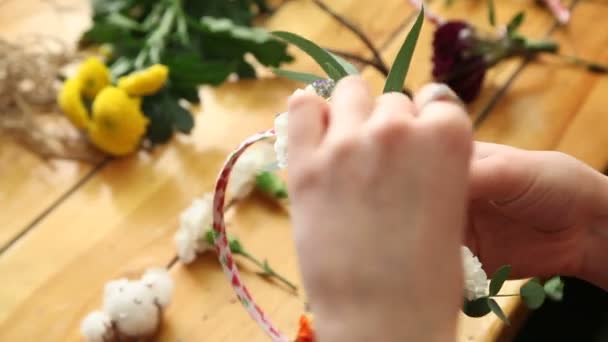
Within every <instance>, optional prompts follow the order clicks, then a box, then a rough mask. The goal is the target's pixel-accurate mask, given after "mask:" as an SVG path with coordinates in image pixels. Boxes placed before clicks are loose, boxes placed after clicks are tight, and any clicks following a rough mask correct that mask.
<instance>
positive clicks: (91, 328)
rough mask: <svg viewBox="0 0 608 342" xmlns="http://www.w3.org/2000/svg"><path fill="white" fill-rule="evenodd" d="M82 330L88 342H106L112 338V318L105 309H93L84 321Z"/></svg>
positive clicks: (81, 326)
mask: <svg viewBox="0 0 608 342" xmlns="http://www.w3.org/2000/svg"><path fill="white" fill-rule="evenodd" d="M80 332H81V333H82V336H84V338H85V340H86V341H87V342H104V341H106V340H109V339H111V338H112V335H113V332H112V320H111V319H110V316H108V314H107V313H105V312H103V311H93V312H91V313H90V314H88V315H87V317H85V318H84V320H83V321H82V324H81V325H80Z"/></svg>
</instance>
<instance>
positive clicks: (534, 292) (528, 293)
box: [519, 278, 545, 310]
mask: <svg viewBox="0 0 608 342" xmlns="http://www.w3.org/2000/svg"><path fill="white" fill-rule="evenodd" d="M519 294H520V296H521V299H522V300H523V301H524V304H526V306H527V307H528V308H530V309H533V310H534V309H538V308H540V307H541V306H542V305H543V303H544V302H545V290H544V289H543V287H542V285H540V283H539V281H538V279H536V278H534V279H531V280H529V281H528V282H527V283H525V284H524V285H523V286H522V287H521V289H520V290H519Z"/></svg>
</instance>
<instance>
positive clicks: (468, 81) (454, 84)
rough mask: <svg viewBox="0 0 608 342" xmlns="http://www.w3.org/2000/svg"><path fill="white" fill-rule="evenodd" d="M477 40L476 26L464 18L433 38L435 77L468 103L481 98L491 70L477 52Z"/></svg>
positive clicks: (440, 29) (439, 30) (444, 27)
mask: <svg viewBox="0 0 608 342" xmlns="http://www.w3.org/2000/svg"><path fill="white" fill-rule="evenodd" d="M475 42H476V40H475V39H474V37H473V29H472V28H471V26H470V25H469V24H467V23H466V22H463V21H449V22H446V23H445V24H443V25H441V26H440V27H439V28H438V29H437V30H436V31H435V37H434V39H433V77H434V78H435V80H437V81H439V82H443V83H446V84H447V85H448V86H450V88H452V89H453V90H454V91H455V92H456V94H458V96H459V97H460V98H461V99H462V100H463V101H465V102H471V101H473V100H474V99H475V98H477V96H478V95H479V92H480V91H481V86H482V84H483V81H484V78H485V75H486V70H487V67H486V63H485V60H484V57H483V56H482V55H480V54H477V53H476V52H475Z"/></svg>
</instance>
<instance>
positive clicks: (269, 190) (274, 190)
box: [255, 171, 287, 198]
mask: <svg viewBox="0 0 608 342" xmlns="http://www.w3.org/2000/svg"><path fill="white" fill-rule="evenodd" d="M255 186H256V188H257V189H258V190H259V191H261V192H263V193H265V194H268V195H270V196H272V197H275V198H287V185H286V184H285V182H283V180H282V179H281V177H279V176H277V175H276V174H274V173H272V172H267V171H263V172H260V173H259V174H258V175H257V176H256V178H255Z"/></svg>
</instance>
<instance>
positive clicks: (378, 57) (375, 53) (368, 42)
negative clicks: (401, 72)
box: [312, 0, 389, 75]
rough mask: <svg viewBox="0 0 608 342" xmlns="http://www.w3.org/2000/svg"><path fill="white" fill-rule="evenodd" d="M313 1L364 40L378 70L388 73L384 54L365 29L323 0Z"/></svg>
mask: <svg viewBox="0 0 608 342" xmlns="http://www.w3.org/2000/svg"><path fill="white" fill-rule="evenodd" d="M312 2H313V3H314V4H315V5H317V6H318V7H319V8H320V9H321V10H323V11H324V12H326V13H327V14H329V15H330V16H332V17H333V18H334V19H336V20H337V21H338V22H340V24H342V25H344V26H345V27H346V28H347V29H349V30H350V31H351V32H353V33H354V34H355V35H356V36H357V37H358V38H359V39H360V40H361V41H362V42H363V44H365V46H367V48H368V49H369V50H370V51H371V52H372V54H373V56H374V59H373V60H374V66H376V68H377V69H378V71H380V72H381V73H382V74H384V75H388V72H389V68H388V66H387V65H386V63H384V60H383V59H382V55H381V54H380V51H379V50H378V49H377V48H376V46H375V45H374V44H373V43H372V41H371V40H370V39H369V38H368V37H367V35H366V34H365V33H363V31H361V30H360V29H359V28H358V27H357V26H356V25H355V24H353V23H351V22H350V21H349V20H348V19H346V18H344V17H343V16H342V15H340V14H339V13H337V12H335V11H334V10H332V9H331V8H330V7H329V6H327V4H325V2H323V1H322V0H312Z"/></svg>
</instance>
